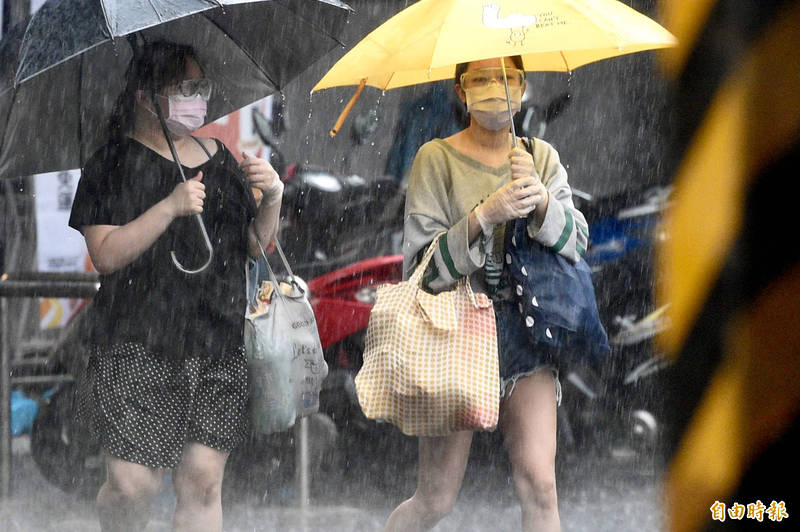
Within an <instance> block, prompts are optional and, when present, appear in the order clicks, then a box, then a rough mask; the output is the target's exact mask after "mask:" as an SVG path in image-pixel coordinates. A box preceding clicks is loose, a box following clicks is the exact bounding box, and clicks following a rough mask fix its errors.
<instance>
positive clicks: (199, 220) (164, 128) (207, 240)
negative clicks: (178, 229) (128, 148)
mask: <svg viewBox="0 0 800 532" xmlns="http://www.w3.org/2000/svg"><path fill="white" fill-rule="evenodd" d="M150 101H151V102H153V107H154V108H155V110H156V116H158V121H159V122H160V123H161V130H162V131H163V132H164V137H166V139H167V144H168V145H169V151H170V152H171V153H172V158H173V159H174V160H175V164H176V165H177V167H178V171H179V172H180V174H181V179H182V180H183V182H184V183H185V182H186V174H184V173H183V165H182V164H181V160H180V158H179V157H178V152H177V150H175V144H174V143H173V142H172V137H170V136H169V130H168V129H167V121H166V120H164V114H163V113H162V112H161V106H160V105H158V100H157V99H156V91H155V89H153V88H151V89H150ZM194 216H195V220H197V225H199V226H200V233H201V234H202V235H203V242H204V243H205V245H206V249H208V259H206V262H205V263H204V264H203V265H202V266H200V267H199V268H197V269H196V270H189V269H187V268H184V267H183V265H182V264H181V263H180V262H178V258H177V257H176V256H175V252H174V251H170V252H169V254H170V256H171V257H172V263H173V264H175V267H176V268H178V269H179V270H180V271H182V272H183V273H188V274H195V273H200V272H202V271H203V270H205V269H206V268H208V265H209V264H211V259H213V258H214V248H213V247H212V246H211V239H210V238H208V231H207V230H206V225H205V223H203V218H202V216H200V214H195V215H194Z"/></svg>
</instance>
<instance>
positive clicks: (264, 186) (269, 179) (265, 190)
mask: <svg viewBox="0 0 800 532" xmlns="http://www.w3.org/2000/svg"><path fill="white" fill-rule="evenodd" d="M240 167H241V169H242V172H244V174H245V176H246V178H247V183H248V185H250V186H251V187H255V188H257V189H259V190H260V191H261V192H262V198H261V204H260V205H259V207H258V211H256V215H255V217H254V218H253V219H252V220H251V221H250V225H249V227H248V228H247V235H248V253H249V254H250V256H251V257H253V258H258V257H260V256H261V250H260V249H259V247H258V242H259V241H260V242H261V245H262V246H263V247H264V249H265V250H266V248H267V246H269V244H270V243H271V242H272V241H273V240H274V239H275V237H276V236H277V234H278V223H279V221H280V214H281V201H282V199H283V183H281V180H280V178H279V177H278V173H277V172H276V171H275V170H274V169H273V168H272V166H271V165H270V164H269V162H267V161H265V160H264V159H259V158H258V157H251V156H249V155H247V154H246V153H245V154H244V160H243V161H242V163H241V164H240Z"/></svg>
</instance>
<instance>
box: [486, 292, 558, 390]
mask: <svg viewBox="0 0 800 532" xmlns="http://www.w3.org/2000/svg"><path fill="white" fill-rule="evenodd" d="M494 315H495V322H496V324H497V347H498V354H499V357H500V384H501V387H500V389H501V390H502V394H503V396H504V397H508V396H510V395H511V393H512V392H513V391H514V386H515V385H516V383H517V381H518V380H519V379H521V378H523V377H527V376H529V375H531V374H532V373H534V372H536V371H543V370H550V371H551V372H552V373H553V379H554V380H555V387H556V402H557V404H561V383H560V382H559V380H558V368H557V366H556V356H555V352H554V351H553V350H551V349H549V348H547V347H543V346H536V345H534V344H533V341H532V340H531V337H530V334H528V329H527V328H526V327H525V322H524V321H523V317H522V314H520V312H519V310H518V309H517V305H516V303H514V302H512V301H508V300H495V301H494Z"/></svg>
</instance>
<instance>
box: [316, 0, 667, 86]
mask: <svg viewBox="0 0 800 532" xmlns="http://www.w3.org/2000/svg"><path fill="white" fill-rule="evenodd" d="M676 44H677V40H676V39H675V37H674V36H673V35H672V34H671V33H670V32H668V31H667V30H666V29H664V28H663V27H661V26H660V25H659V24H658V23H656V22H655V21H653V20H652V19H650V18H648V17H646V16H645V15H642V14H641V13H639V12H638V11H636V10H634V9H632V8H630V7H628V6H626V5H625V4H623V3H621V2H618V1H616V0H536V1H531V0H420V1H419V2H417V3H416V4H413V5H411V6H410V7H408V8H406V9H404V10H402V11H400V12H399V13H397V14H396V15H395V16H393V17H392V18H390V19H389V20H387V21H386V22H385V23H383V24H382V25H381V26H379V27H378V28H377V29H375V30H374V31H373V32H372V33H370V34H369V35H367V36H366V37H365V38H364V39H363V40H362V41H361V42H359V43H358V44H357V45H356V46H355V47H353V48H352V49H351V50H350V51H349V52H348V53H347V54H345V55H344V57H342V58H341V59H340V60H339V61H338V62H337V63H336V64H335V65H334V66H333V67H332V68H331V69H330V70H329V71H328V73H327V74H325V76H324V77H323V78H322V79H321V80H320V81H319V83H317V84H316V86H315V87H314V88H313V89H312V91H316V90H320V89H327V88H330V87H340V86H345V85H358V84H362V80H366V81H364V82H363V84H365V85H369V86H371V87H376V88H379V89H383V90H386V89H393V88H397V87H405V86H408V85H415V84H418V83H427V82H430V81H438V80H442V79H448V78H450V77H452V76H453V70H454V66H455V65H456V64H458V63H463V62H468V61H479V60H481V59H489V58H492V57H505V56H512V55H521V56H522V61H523V64H524V65H525V70H527V71H554V72H569V71H571V70H574V69H575V68H578V67H580V66H582V65H585V64H587V63H592V62H594V61H599V60H601V59H607V58H610V57H616V56H619V55H624V54H630V53H634V52H640V51H643V50H652V49H657V48H666V47H669V46H675V45H676ZM363 84H362V85H363Z"/></svg>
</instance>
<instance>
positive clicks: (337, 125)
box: [328, 78, 367, 138]
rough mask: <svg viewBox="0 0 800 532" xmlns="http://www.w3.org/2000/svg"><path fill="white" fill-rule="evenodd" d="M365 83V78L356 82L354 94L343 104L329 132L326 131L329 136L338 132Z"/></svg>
mask: <svg viewBox="0 0 800 532" xmlns="http://www.w3.org/2000/svg"><path fill="white" fill-rule="evenodd" d="M366 85H367V78H362V79H361V82H360V83H359V84H358V88H357V89H356V92H355V94H353V97H352V98H350V101H349V102H347V105H345V107H344V109H342V112H341V114H339V118H338V119H337V120H336V123H335V124H334V125H333V128H331V130H330V132H329V133H328V135H330V136H331V138H333V137H335V136H336V134H337V133H338V132H339V129H340V128H341V127H342V124H344V119H345V118H347V115H349V114H350V110H351V109H352V108H353V105H355V103H356V100H358V97H359V96H361V91H363V90H364V87H365V86H366Z"/></svg>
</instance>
